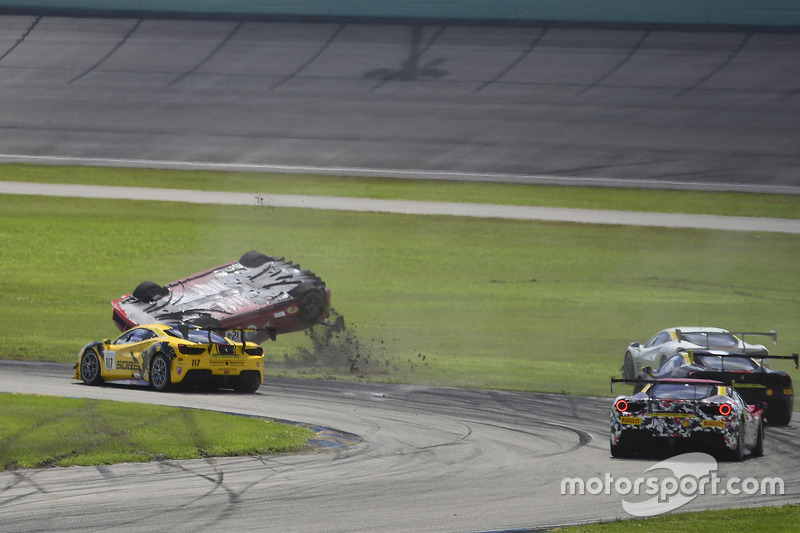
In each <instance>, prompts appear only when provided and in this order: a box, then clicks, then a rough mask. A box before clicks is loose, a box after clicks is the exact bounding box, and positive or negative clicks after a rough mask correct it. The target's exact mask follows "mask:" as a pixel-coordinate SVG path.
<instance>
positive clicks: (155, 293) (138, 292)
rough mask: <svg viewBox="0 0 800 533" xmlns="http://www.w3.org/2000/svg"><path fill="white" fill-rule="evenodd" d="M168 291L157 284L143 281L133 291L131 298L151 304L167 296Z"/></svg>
mask: <svg viewBox="0 0 800 533" xmlns="http://www.w3.org/2000/svg"><path fill="white" fill-rule="evenodd" d="M168 294H169V290H168V289H165V288H164V287H162V286H161V285H159V284H158V283H153V282H152V281H143V282H142V283H140V284H139V286H138V287H136V289H134V291H133V297H134V298H136V299H137V300H139V301H141V302H147V303H153V302H155V301H158V300H160V299H161V298H163V297H165V296H167V295H168Z"/></svg>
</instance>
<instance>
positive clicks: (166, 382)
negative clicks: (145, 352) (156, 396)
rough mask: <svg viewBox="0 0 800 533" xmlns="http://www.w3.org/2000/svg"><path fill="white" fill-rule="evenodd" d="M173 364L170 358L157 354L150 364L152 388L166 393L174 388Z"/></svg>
mask: <svg viewBox="0 0 800 533" xmlns="http://www.w3.org/2000/svg"><path fill="white" fill-rule="evenodd" d="M171 372H172V364H171V363H170V360H169V357H167V356H166V355H164V354H163V353H157V354H156V356H155V357H153V361H152V362H151V363H150V386H151V387H153V390H155V391H158V392H164V391H167V390H169V388H170V387H171V386H172V376H171Z"/></svg>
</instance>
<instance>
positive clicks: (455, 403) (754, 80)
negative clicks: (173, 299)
mask: <svg viewBox="0 0 800 533" xmlns="http://www.w3.org/2000/svg"><path fill="white" fill-rule="evenodd" d="M799 53H800V35H798V34H785V33H771V32H759V31H752V32H744V31H738V32H737V31H720V32H708V31H705V32H704V31H697V32H682V31H676V30H675V29H665V28H650V29H647V28H639V29H637V28H617V29H613V30H612V29H606V30H603V29H598V28H594V29H591V28H580V29H575V28H567V27H514V28H500V27H491V26H490V27H473V26H457V25H453V26H441V25H436V24H421V23H420V24H412V23H408V24H395V25H369V24H354V23H340V22H336V23H309V22H306V23H302V22H285V23H278V22H264V21H262V22H255V21H208V20H194V21H179V20H150V19H144V20H138V19H90V18H76V19H71V18H58V17H35V16H0V90H2V94H3V98H2V99H0V140H1V142H2V145H1V146H0V152H1V153H0V160H2V161H14V160H19V161H44V162H52V163H59V164H60V163H64V162H75V163H83V164H110V163H113V162H117V164H126V163H125V162H136V163H135V164H137V165H140V166H148V165H153V166H167V167H173V166H180V165H185V166H189V167H191V166H193V165H196V164H198V162H200V163H202V164H203V165H207V166H208V167H210V168H233V169H237V168H238V169H243V170H254V169H256V170H257V169H277V170H285V171H298V172H308V171H319V172H329V173H342V174H359V173H361V174H369V173H375V172H378V173H380V174H381V175H389V176H390V175H396V176H400V177H414V178H433V179H439V178H442V177H446V178H449V179H491V180H509V181H521V182H526V181H529V182H537V181H539V182H548V181H549V182H555V183H558V182H560V181H559V180H561V179H570V180H573V179H574V180H576V181H577V182H579V183H580V182H584V183H594V184H614V183H623V184H626V185H632V184H634V185H637V186H680V187H695V188H728V189H734V190H737V188H753V187H758V188H765V190H772V191H778V190H784V189H786V188H791V189H792V190H796V189H797V187H800V153H798V151H797V147H798V145H800V144H799V143H798V133H797V126H796V117H797V116H799V114H798V111H800V109H798V108H799V107H800V71H799V70H798V69H796V68H794V67H796V64H797V63H796V58H797V57H798V54H799ZM748 190H749V189H748ZM602 379H607V377H605V376H604V377H602ZM0 392H24V393H41V394H54V395H63V396H86V397H94V398H106V399H115V400H124V401H132V402H144V403H160V404H168V405H178V406H187V407H197V408H205V409H215V410H221V411H226V412H234V413H241V414H248V415H258V416H265V417H272V418H278V419H285V420H294V421H300V422H303V423H307V424H311V425H314V426H317V425H318V426H322V427H330V428H334V429H336V430H339V431H343V432H348V433H352V434H355V435H358V436H360V437H361V441H360V442H359V443H357V444H353V445H350V446H345V447H342V448H338V449H329V450H323V451H320V452H318V453H313V454H307V455H297V456H281V457H245V458H231V459H220V458H210V459H207V460H198V461H188V462H171V461H160V462H154V463H148V464H130V465H113V466H104V467H96V468H69V469H42V470H20V471H11V472H3V473H0V530H2V531H13V532H18V531H32V530H36V531H78V530H79V531H82V532H84V531H107V530H108V529H109V528H111V527H115V528H118V529H120V528H122V529H125V530H127V531H152V530H160V531H164V530H169V531H173V532H175V533H179V532H183V531H187V532H189V531H191V532H192V533H194V532H195V531H207V530H217V531H241V532H245V531H265V530H266V531H364V532H375V531H382V532H383V531H386V532H397V531H413V532H418V531H444V532H448V531H453V532H467V531H494V530H509V529H521V528H541V527H547V526H551V525H558V524H569V523H578V522H584V521H595V520H604V519H614V518H617V517H628V516H629V515H628V514H627V513H626V512H625V511H624V510H623V507H622V504H621V502H622V500H623V499H624V498H627V499H628V500H638V501H641V500H644V499H645V498H644V497H643V496H641V497H639V498H638V499H637V498H635V497H633V496H623V495H620V494H619V493H615V492H614V491H613V490H611V491H609V493H605V492H602V493H600V494H584V495H583V496H577V495H562V494H561V483H562V480H564V479H565V478H582V479H584V480H589V479H591V478H600V479H605V478H606V476H611V477H613V478H614V479H620V478H627V479H631V480H635V479H641V478H642V477H648V476H652V475H655V474H654V472H646V471H647V469H648V468H650V467H652V466H653V465H655V464H656V463H658V462H659V461H660V460H661V458H647V459H631V460H614V459H611V458H610V457H609V452H608V422H607V421H608V416H609V409H610V403H611V402H610V400H609V399H607V398H606V399H600V398H579V397H568V396H555V395H537V394H525V393H507V392H497V391H468V390H455V389H439V388H432V387H420V386H389V385H377V384H359V383H342V382H325V381H309V382H306V381H295V380H277V379H268V381H267V382H266V383H265V385H264V386H262V387H261V389H260V391H259V392H258V393H257V394H254V395H237V394H232V393H218V394H190V393H170V394H157V393H154V392H151V391H148V390H142V389H135V388H113V387H105V388H102V387H99V388H96V387H86V386H84V385H82V384H80V383H78V382H76V381H74V380H73V379H72V369H71V368H70V367H69V366H68V365H56V364H28V363H16V362H9V361H0ZM0 397H1V396H0ZM0 405H2V404H0ZM798 437H800V435H798V430H797V429H796V427H794V426H789V427H785V428H779V427H778V428H773V427H768V428H767V440H766V445H765V448H766V449H765V456H764V457H763V458H759V459H748V460H746V461H744V462H743V463H735V464H734V463H720V464H719V468H718V472H717V473H718V475H719V476H720V477H722V478H724V479H726V480H730V479H733V478H734V477H738V478H740V479H746V478H755V479H757V480H763V479H764V478H768V477H780V478H781V479H782V480H783V483H784V492H785V493H784V494H753V495H742V494H739V495H734V494H730V493H728V494H719V493H718V494H704V495H698V496H697V497H694V498H690V499H689V501H688V503H686V504H685V505H683V506H682V507H680V509H681V510H699V509H705V508H722V507H743V506H757V505H779V504H783V503H800V488H798V487H800V485H799V484H798V482H799V481H800V472H798V471H797V469H796V468H795V466H796V465H797V464H798V461H799V460H800V451H799V450H798V448H799V447H800V439H799V438H798ZM660 472H661V474H663V473H664V469H660Z"/></svg>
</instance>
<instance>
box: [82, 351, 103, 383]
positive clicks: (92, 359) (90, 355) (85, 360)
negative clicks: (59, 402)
mask: <svg viewBox="0 0 800 533" xmlns="http://www.w3.org/2000/svg"><path fill="white" fill-rule="evenodd" d="M80 370H81V381H83V382H84V383H85V384H87V385H100V384H101V383H102V382H103V377H102V375H101V373H100V358H99V357H98V356H97V352H95V351H94V350H91V349H90V350H86V351H85V352H83V357H81V367H80Z"/></svg>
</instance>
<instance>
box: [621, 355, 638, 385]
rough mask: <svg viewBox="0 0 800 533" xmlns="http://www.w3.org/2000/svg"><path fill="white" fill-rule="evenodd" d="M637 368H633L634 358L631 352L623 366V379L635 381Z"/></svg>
mask: <svg viewBox="0 0 800 533" xmlns="http://www.w3.org/2000/svg"><path fill="white" fill-rule="evenodd" d="M635 374H636V367H634V366H633V356H632V355H631V353H630V352H627V353H626V354H625V362H624V363H623V364H622V379H635V378H636V375H635Z"/></svg>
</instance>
